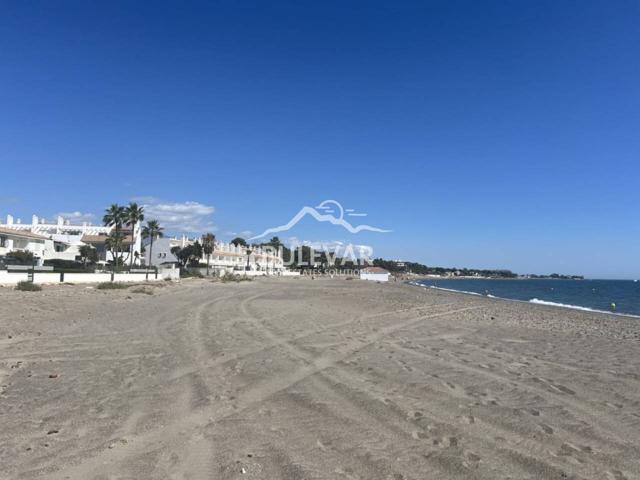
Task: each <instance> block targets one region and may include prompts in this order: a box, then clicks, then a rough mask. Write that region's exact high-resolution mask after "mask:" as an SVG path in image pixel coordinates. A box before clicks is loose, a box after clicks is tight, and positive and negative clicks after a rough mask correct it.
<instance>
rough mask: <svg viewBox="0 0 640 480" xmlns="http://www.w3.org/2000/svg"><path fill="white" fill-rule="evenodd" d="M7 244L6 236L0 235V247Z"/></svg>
mask: <svg viewBox="0 0 640 480" xmlns="http://www.w3.org/2000/svg"><path fill="white" fill-rule="evenodd" d="M6 246H7V237H5V236H3V235H0V247H2V248H4V247H6Z"/></svg>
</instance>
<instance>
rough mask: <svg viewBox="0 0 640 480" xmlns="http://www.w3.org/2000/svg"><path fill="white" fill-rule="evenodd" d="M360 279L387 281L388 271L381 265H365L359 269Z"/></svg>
mask: <svg viewBox="0 0 640 480" xmlns="http://www.w3.org/2000/svg"><path fill="white" fill-rule="evenodd" d="M360 280H373V281H376V282H388V281H389V271H388V270H385V269H384V268H381V267H367V268H363V269H362V270H360Z"/></svg>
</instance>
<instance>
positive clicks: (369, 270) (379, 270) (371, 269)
mask: <svg viewBox="0 0 640 480" xmlns="http://www.w3.org/2000/svg"><path fill="white" fill-rule="evenodd" d="M360 271H361V272H363V273H389V270H385V269H384V268H381V267H367V268H363V269H362V270H360Z"/></svg>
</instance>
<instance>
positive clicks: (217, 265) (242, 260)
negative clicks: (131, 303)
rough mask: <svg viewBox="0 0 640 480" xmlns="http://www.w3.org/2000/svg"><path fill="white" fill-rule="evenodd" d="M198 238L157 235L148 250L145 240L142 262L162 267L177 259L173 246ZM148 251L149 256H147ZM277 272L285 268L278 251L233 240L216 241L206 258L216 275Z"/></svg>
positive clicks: (192, 241)
mask: <svg viewBox="0 0 640 480" xmlns="http://www.w3.org/2000/svg"><path fill="white" fill-rule="evenodd" d="M196 241H200V242H201V241H202V240H201V239H199V238H193V239H190V238H187V237H185V236H183V237H181V238H158V239H155V240H154V241H153V251H152V252H150V251H149V250H150V249H149V243H150V242H149V240H145V261H146V262H147V264H148V265H152V266H161V265H163V264H164V265H166V264H170V263H176V262H178V259H177V258H176V257H175V255H174V254H173V253H172V252H171V249H172V248H174V247H179V248H184V247H186V246H188V245H193V244H194V243H195V242H196ZM150 254H151V258H149V255H150ZM206 263H207V257H206V255H203V257H202V258H201V259H200V265H206ZM247 266H248V269H249V270H250V271H252V272H265V273H267V274H278V273H281V272H283V271H284V270H285V268H284V260H283V258H282V254H281V252H278V251H274V250H272V249H268V248H265V247H259V246H249V247H243V246H241V245H237V246H236V245H234V244H232V243H225V242H219V241H216V242H215V246H214V249H213V253H212V254H211V256H210V258H209V268H210V270H211V271H213V272H215V273H216V274H218V275H224V274H225V273H233V272H239V271H245V270H246V269H247Z"/></svg>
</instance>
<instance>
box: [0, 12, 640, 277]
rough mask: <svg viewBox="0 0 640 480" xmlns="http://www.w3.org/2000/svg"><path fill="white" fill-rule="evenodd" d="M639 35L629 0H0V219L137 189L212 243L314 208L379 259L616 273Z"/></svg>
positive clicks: (637, 127) (624, 239)
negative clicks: (360, 214)
mask: <svg viewBox="0 0 640 480" xmlns="http://www.w3.org/2000/svg"><path fill="white" fill-rule="evenodd" d="M639 24H640V3H638V2H637V1H619V2H608V1H601V2H592V1H561V2H558V1H535V2H520V1H500V2H492V1H483V2H478V1H449V0H447V1H438V2H436V1H432V2H429V1H424V2H415V3H412V2H375V1H363V2H351V1H348V2H345V1H335V2H333V1H323V2H310V1H291V2H257V1H223V2H174V3H164V2H145V3H144V4H143V2H118V1H114V2H87V1H77V2H73V1H64V2H49V1H42V2H35V1H34V2H21V1H11V2H3V6H2V16H1V17H0V55H1V57H0V162H1V165H2V183H1V184H2V187H1V190H0V215H2V216H4V215H6V214H7V213H13V214H14V215H15V216H21V217H22V218H23V221H24V220H28V219H30V217H31V214H32V213H36V214H39V215H42V216H46V217H51V216H53V215H55V214H56V213H58V212H77V213H76V216H77V217H78V218H90V217H89V216H88V215H91V214H93V215H96V217H95V218H99V216H100V214H101V212H102V210H103V209H104V208H105V207H106V206H107V205H108V204H109V203H112V202H120V203H124V202H128V201H129V200H130V199H131V198H134V197H136V198H137V197H154V198H147V199H143V200H145V201H146V203H148V204H149V205H150V207H149V211H150V212H152V213H154V214H157V215H159V216H161V217H162V218H163V219H167V222H168V225H169V226H170V227H171V228H172V229H174V230H180V229H183V230H189V229H194V230H198V229H200V228H203V229H210V228H215V229H216V233H217V234H218V235H219V236H220V237H222V238H226V237H228V236H230V235H232V233H235V232H241V231H244V230H250V231H252V232H261V231H262V230H264V229H265V228H267V227H269V226H274V225H279V224H282V223H286V221H287V220H289V218H291V216H293V215H294V214H295V213H296V212H297V211H298V210H299V209H300V208H301V207H302V206H303V205H316V204H317V203H318V202H320V201H322V200H324V199H327V198H333V199H336V200H338V201H340V202H341V203H342V204H343V205H345V206H347V207H350V208H355V209H357V210H359V211H366V212H367V213H369V216H368V217H366V222H367V223H370V224H372V225H376V226H380V227H383V228H389V229H392V230H393V232H392V233H391V234H384V235H381V234H380V235H374V234H362V235H361V236H358V237H357V238H356V239H350V238H346V237H345V235H343V233H344V232H336V231H334V230H326V231H324V232H321V233H316V232H313V234H314V235H321V239H329V240H331V239H341V240H345V239H347V240H350V241H354V242H356V243H357V242H360V243H368V244H370V245H372V246H373V247H374V249H375V253H376V254H377V255H380V256H384V257H387V258H403V259H410V260H415V261H420V262H424V263H427V264H430V265H443V266H469V267H491V268H493V267H496V268H498V267H503V268H511V269H513V270H515V271H518V272H534V273H551V272H555V271H558V272H562V273H580V274H585V275H588V276H592V277H622V278H637V277H640V208H639V207H640V188H639V184H640V65H639V58H640V55H639V46H640V29H639V28H638V25H639ZM163 212H164V213H163ZM212 212H213V213H212ZM303 223H305V222H301V225H300V228H301V231H300V232H295V235H296V236H298V237H300V238H306V236H308V235H310V234H309V233H307V232H305V230H304V228H305V226H304V225H303ZM334 237H335V238H334Z"/></svg>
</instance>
